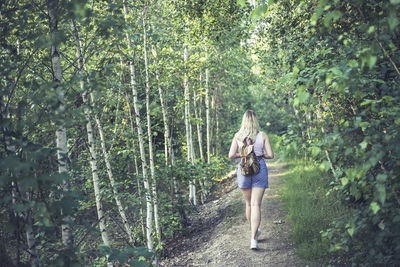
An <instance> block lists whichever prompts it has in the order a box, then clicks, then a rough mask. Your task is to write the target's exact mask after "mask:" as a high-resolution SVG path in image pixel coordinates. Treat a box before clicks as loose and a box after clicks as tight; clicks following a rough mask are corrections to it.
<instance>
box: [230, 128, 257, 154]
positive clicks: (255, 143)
mask: <svg viewBox="0 0 400 267" xmlns="http://www.w3.org/2000/svg"><path fill="white" fill-rule="evenodd" d="M236 142H237V144H238V147H239V151H241V149H242V147H243V141H242V140H238V139H236ZM248 144H249V143H248ZM263 149H264V140H263V135H262V132H258V133H257V135H256V141H255V142H254V153H255V154H256V156H262V155H264V151H263Z"/></svg>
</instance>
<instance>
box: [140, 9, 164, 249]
mask: <svg viewBox="0 0 400 267" xmlns="http://www.w3.org/2000/svg"><path fill="white" fill-rule="evenodd" d="M146 13H147V4H145V7H144V11H143V15H142V25H143V51H144V65H145V73H146V117H147V138H148V142H149V158H150V174H151V180H152V194H153V205H154V224H155V227H156V235H157V240H158V242H159V243H160V242H161V229H160V223H159V217H158V198H157V181H156V179H155V168H154V155H153V140H152V132H151V119H150V78H149V65H148V62H147V32H146Z"/></svg>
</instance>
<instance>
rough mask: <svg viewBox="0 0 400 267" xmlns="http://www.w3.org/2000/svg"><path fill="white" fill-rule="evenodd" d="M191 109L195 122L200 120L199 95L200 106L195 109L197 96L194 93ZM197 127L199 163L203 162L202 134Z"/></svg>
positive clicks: (199, 126) (198, 126)
mask: <svg viewBox="0 0 400 267" xmlns="http://www.w3.org/2000/svg"><path fill="white" fill-rule="evenodd" d="M193 109H194V116H195V118H196V120H197V121H198V120H202V118H201V95H200V105H199V106H198V108H197V95H196V92H194V96H193ZM196 127H197V140H198V142H199V152H200V159H201V161H204V152H203V134H202V129H201V128H202V127H201V124H200V123H196Z"/></svg>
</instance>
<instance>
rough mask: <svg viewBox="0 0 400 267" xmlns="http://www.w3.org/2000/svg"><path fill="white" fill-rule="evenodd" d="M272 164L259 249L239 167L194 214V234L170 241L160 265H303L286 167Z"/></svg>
mask: <svg viewBox="0 0 400 267" xmlns="http://www.w3.org/2000/svg"><path fill="white" fill-rule="evenodd" d="M267 165H268V169H269V186H270V188H268V189H267V190H266V191H265V195H264V198H263V202H262V208H261V209H262V211H261V225H260V229H261V232H262V233H261V236H260V237H259V249H258V250H257V251H255V250H251V249H250V227H249V225H248V223H247V222H246V218H245V215H244V210H245V204H244V200H243V197H242V193H241V192H240V190H239V189H238V187H237V182H236V175H235V172H231V173H230V178H229V179H227V180H226V181H225V182H224V183H223V186H221V187H222V189H221V190H220V191H219V197H217V198H216V199H215V200H213V201H210V202H208V203H206V204H204V205H202V206H200V207H198V210H197V212H195V213H194V214H193V215H192V216H191V217H190V227H188V228H189V229H188V233H187V234H186V235H185V236H181V237H177V238H175V239H174V240H172V241H171V242H169V243H168V244H166V246H165V247H166V248H167V249H166V254H165V255H166V257H165V258H164V259H163V260H162V261H160V263H159V266H228V265H230V266H298V265H299V261H298V259H297V258H296V256H295V254H294V245H293V243H292V241H291V240H290V237H289V231H290V225H289V224H288V223H287V222H286V214H287V212H286V211H285V207H284V204H283V201H282V199H281V193H280V188H281V186H282V184H283V182H284V181H283V179H282V177H283V176H284V173H285V166H284V164H282V163H270V164H267Z"/></svg>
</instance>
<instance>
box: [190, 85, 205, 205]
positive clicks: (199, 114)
mask: <svg viewBox="0 0 400 267" xmlns="http://www.w3.org/2000/svg"><path fill="white" fill-rule="evenodd" d="M200 80H201V78H200ZM200 97H201V96H200ZM200 99H201V98H200ZM196 103H197V95H196V92H194V96H193V109H194V114H195V118H196V121H199V120H201V101H200V105H199V111H197V104H196ZM196 126H197V139H198V142H199V150H200V159H201V161H202V162H204V155H203V141H202V137H203V135H202V132H201V131H202V129H201V124H200V123H198V122H197V123H196ZM199 184H200V188H201V193H200V200H201V204H204V202H205V201H206V195H207V192H206V188H205V186H204V181H203V179H200V180H199Z"/></svg>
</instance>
